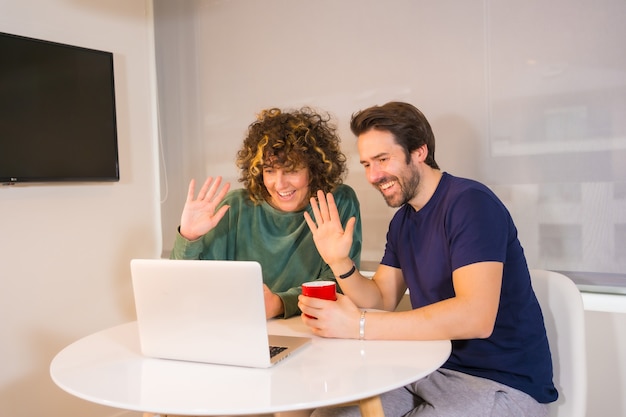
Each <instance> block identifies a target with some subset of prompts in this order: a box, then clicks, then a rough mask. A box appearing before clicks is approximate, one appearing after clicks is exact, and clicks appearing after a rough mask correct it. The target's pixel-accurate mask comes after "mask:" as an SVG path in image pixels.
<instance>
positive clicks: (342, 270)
mask: <svg viewBox="0 0 626 417" xmlns="http://www.w3.org/2000/svg"><path fill="white" fill-rule="evenodd" d="M332 270H333V273H335V276H336V277H337V278H339V279H346V278H348V277H351V276H352V275H354V273H355V272H356V265H355V264H354V262H352V259H349V263H347V262H342V264H341V265H340V266H335V267H334V268H332Z"/></svg>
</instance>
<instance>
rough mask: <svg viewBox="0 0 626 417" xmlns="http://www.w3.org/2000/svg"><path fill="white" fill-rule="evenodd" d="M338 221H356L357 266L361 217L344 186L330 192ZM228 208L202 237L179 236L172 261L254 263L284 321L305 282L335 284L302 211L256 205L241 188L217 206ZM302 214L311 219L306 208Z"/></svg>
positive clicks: (353, 195) (292, 311) (353, 251)
mask: <svg viewBox="0 0 626 417" xmlns="http://www.w3.org/2000/svg"><path fill="white" fill-rule="evenodd" d="M333 196H334V197H335V201H336V202H337V207H338V209H339V214H340V216H341V222H342V224H343V225H344V226H345V224H346V222H347V221H348V219H349V218H350V217H356V219H357V222H356V226H355V231H354V238H353V243H352V249H351V250H350V258H352V260H353V261H354V263H355V264H356V265H357V267H358V266H359V264H360V260H361V242H362V232H361V213H360V210H359V201H358V199H357V197H356V193H355V192H354V190H353V189H352V188H350V187H349V186H348V185H345V184H342V185H339V186H338V187H337V188H336V189H335V191H334V192H333ZM224 204H228V205H229V206H230V208H229V209H228V211H227V212H226V215H225V216H224V218H223V219H222V220H221V221H220V222H219V224H218V225H217V227H215V228H214V229H213V230H211V231H210V232H209V233H207V234H206V235H204V236H203V237H201V238H199V239H197V240H194V241H189V240H187V239H185V238H183V237H182V236H181V235H180V233H179V234H178V235H177V237H176V241H175V243H174V248H173V250H172V255H171V258H172V259H205V260H208V259H210V260H243V261H257V262H259V263H260V264H261V268H262V270H263V282H264V283H265V284H267V286H268V287H269V288H270V289H271V290H272V292H274V293H276V294H277V295H278V296H279V297H280V298H281V300H282V301H283V305H284V307H285V313H284V318H289V317H291V316H293V315H296V314H299V313H300V309H299V308H298V295H299V294H300V293H301V287H300V286H301V285H302V283H303V282H306V281H313V280H332V281H335V280H336V279H335V276H334V275H333V272H332V270H331V269H330V267H329V266H328V265H327V264H326V263H325V262H324V261H323V260H322V258H321V257H320V255H319V253H318V251H317V248H316V247H315V244H314V243H313V235H312V234H311V230H310V229H309V226H308V225H307V224H306V221H305V220H304V215H303V213H304V210H302V211H298V212H293V213H286V212H282V211H279V210H276V209H275V208H273V207H272V206H270V205H269V204H268V203H266V202H263V203H262V204H259V205H255V204H254V203H253V202H252V201H251V200H250V198H249V197H248V194H247V192H246V191H245V190H244V189H237V190H232V191H230V192H229V193H228V194H227V195H226V197H225V198H224V201H223V202H222V203H221V205H224ZM306 211H308V212H309V214H310V215H311V216H312V217H313V212H312V210H311V206H310V205H309V206H307V208H306Z"/></svg>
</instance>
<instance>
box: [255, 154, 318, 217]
mask: <svg viewBox="0 0 626 417" xmlns="http://www.w3.org/2000/svg"><path fill="white" fill-rule="evenodd" d="M309 179H310V176H309V169H308V168H304V167H300V168H296V169H289V170H287V169H285V168H283V167H281V166H279V165H274V166H266V167H264V168H263V184H264V185H265V188H266V189H267V192H268V194H269V198H268V199H267V202H268V203H269V204H270V205H271V206H272V207H274V208H275V209H277V210H280V211H285V212H296V211H301V210H304V208H306V206H307V205H308V204H309V199H310V197H311V191H310V187H309V182H310V181H309Z"/></svg>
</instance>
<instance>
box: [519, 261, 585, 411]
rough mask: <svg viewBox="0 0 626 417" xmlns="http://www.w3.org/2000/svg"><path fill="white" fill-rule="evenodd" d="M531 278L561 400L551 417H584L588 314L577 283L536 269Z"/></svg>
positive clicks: (562, 276)
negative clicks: (586, 322)
mask: <svg viewBox="0 0 626 417" xmlns="http://www.w3.org/2000/svg"><path fill="white" fill-rule="evenodd" d="M530 276H531V280H532V284H533V288H534V290H535V294H536V295H537V299H538V300H539V305H540V306H541V310H542V311H543V317H544V322H545V326H546V331H547V334H548V341H549V342H550V351H551V352H552V362H553V365H554V383H555V385H556V387H557V389H558V390H559V399H558V400H557V401H556V402H554V403H552V404H550V413H549V416H551V417H557V416H558V417H566V416H567V417H584V416H585V414H586V411H587V410H586V408H587V354H586V348H585V343H586V342H585V315H584V314H585V312H584V308H583V302H582V296H581V294H580V291H579V290H578V288H577V287H576V285H575V284H574V282H573V281H572V280H571V279H569V278H568V277H566V276H565V275H563V274H560V273H558V272H553V271H546V270H539V269H533V270H531V271H530Z"/></svg>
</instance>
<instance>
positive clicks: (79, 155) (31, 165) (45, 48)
mask: <svg viewBox="0 0 626 417" xmlns="http://www.w3.org/2000/svg"><path fill="white" fill-rule="evenodd" d="M118 180H119V162H118V147H117V125H116V113H115V85H114V79H113V54H112V53H110V52H105V51H99V50H94V49H87V48H82V47H77V46H72V45H65V44H60V43H56V42H49V41H44V40H38V39H32V38H27V37H23V36H17V35H12V34H8V33H1V32H0V183H3V184H15V183H21V182H67V181H73V182H83V181H87V182H93V181H118Z"/></svg>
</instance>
